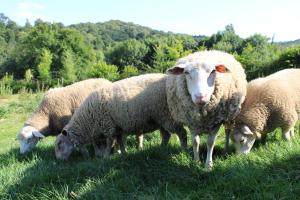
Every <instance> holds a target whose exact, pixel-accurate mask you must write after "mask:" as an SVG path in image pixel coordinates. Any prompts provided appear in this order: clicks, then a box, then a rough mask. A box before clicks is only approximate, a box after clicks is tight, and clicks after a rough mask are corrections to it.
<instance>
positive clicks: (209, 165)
mask: <svg viewBox="0 0 300 200" xmlns="http://www.w3.org/2000/svg"><path fill="white" fill-rule="evenodd" d="M212 170H213V164H212V163H211V162H210V163H208V164H205V171H207V172H211V171H212Z"/></svg>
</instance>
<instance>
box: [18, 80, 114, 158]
mask: <svg viewBox="0 0 300 200" xmlns="http://www.w3.org/2000/svg"><path fill="white" fill-rule="evenodd" d="M110 83H111V82H110V81H108V80H105V79H88V80H84V81H80V82H78V83H74V84H72V85H69V86H66V87H62V88H54V89H50V90H49V91H47V92H46V94H45V95H44V98H43V100H42V102H41V103H40V105H39V106H38V108H37V109H36V110H35V112H34V113H33V114H32V115H31V116H30V117H29V119H27V121H26V122H25V124H24V127H23V128H22V129H21V131H20V132H19V133H18V134H17V140H18V141H19V142H20V153H22V154H23V153H26V152H29V151H30V150H31V149H32V148H34V147H35V145H36V144H37V142H38V141H39V139H42V138H44V137H47V136H50V135H54V136H55V135H58V134H59V133H60V132H61V130H62V129H63V127H64V126H65V125H66V124H67V123H68V122H69V120H70V119H71V116H72V115H73V113H74V112H75V110H76V109H77V108H78V107H79V105H80V104H81V103H82V102H83V100H84V99H85V98H86V97H87V96H88V95H89V94H90V93H91V92H92V91H94V90H95V89H96V88H99V87H102V86H104V85H108V84H110Z"/></svg>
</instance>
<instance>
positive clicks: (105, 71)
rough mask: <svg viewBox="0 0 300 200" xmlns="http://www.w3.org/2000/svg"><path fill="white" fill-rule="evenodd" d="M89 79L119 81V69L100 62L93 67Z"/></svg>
mask: <svg viewBox="0 0 300 200" xmlns="http://www.w3.org/2000/svg"><path fill="white" fill-rule="evenodd" d="M88 77H93V78H105V79H108V80H110V81H115V80H117V79H119V73H118V67H117V66H115V65H110V64H107V63H106V62H105V61H99V62H98V63H96V64H94V65H92V67H91V68H90V70H89V72H88Z"/></svg>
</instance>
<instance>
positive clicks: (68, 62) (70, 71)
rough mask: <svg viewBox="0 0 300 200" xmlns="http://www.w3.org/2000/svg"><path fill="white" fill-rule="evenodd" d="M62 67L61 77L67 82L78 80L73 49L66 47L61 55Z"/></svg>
mask: <svg viewBox="0 0 300 200" xmlns="http://www.w3.org/2000/svg"><path fill="white" fill-rule="evenodd" d="M61 64H62V68H61V69H60V71H59V74H60V77H61V78H63V80H64V82H65V83H67V84H68V83H73V82H75V81H76V79H77V77H76V71H75V63H74V57H73V53H72V51H71V50H69V49H66V50H65V51H64V52H63V54H62V56H61Z"/></svg>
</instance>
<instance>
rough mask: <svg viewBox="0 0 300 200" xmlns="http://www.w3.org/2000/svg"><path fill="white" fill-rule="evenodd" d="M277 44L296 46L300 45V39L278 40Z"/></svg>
mask: <svg viewBox="0 0 300 200" xmlns="http://www.w3.org/2000/svg"><path fill="white" fill-rule="evenodd" d="M277 44H279V45H281V46H285V47H288V46H295V45H299V44H300V39H298V40H293V41H284V42H277Z"/></svg>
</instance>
